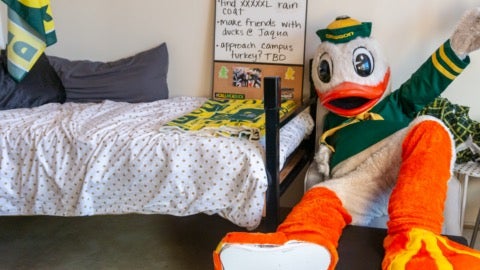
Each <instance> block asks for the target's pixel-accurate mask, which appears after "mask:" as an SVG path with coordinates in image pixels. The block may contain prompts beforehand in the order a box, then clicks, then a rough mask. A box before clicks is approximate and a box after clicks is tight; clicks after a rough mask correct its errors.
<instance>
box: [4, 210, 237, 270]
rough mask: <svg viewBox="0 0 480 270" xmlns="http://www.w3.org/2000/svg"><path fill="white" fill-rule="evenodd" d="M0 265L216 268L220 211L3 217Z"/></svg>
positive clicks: (222, 224) (222, 229) (223, 226)
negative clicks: (175, 214) (214, 256)
mask: <svg viewBox="0 0 480 270" xmlns="http://www.w3.org/2000/svg"><path fill="white" fill-rule="evenodd" d="M0 228H1V229H0V269H15V270H20V269H49V270H52V269H89V270H90V269H201V270H204V269H213V264H212V259H211V258H212V255H211V254H212V251H213V250H214V249H215V247H216V245H217V244H218V242H219V241H220V239H221V238H222V237H223V236H224V235H225V233H227V232H229V231H237V230H241V228H239V227H236V226H234V225H233V224H231V223H229V222H227V221H226V220H223V219H221V218H219V217H216V216H206V215H197V216H192V217H182V218H177V217H172V216H164V215H123V216H93V217H68V218H63V217H0Z"/></svg>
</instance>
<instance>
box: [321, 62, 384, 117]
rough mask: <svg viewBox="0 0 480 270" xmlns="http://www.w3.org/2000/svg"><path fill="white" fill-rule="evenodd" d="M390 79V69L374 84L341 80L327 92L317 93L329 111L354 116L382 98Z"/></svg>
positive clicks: (368, 108)
mask: <svg viewBox="0 0 480 270" xmlns="http://www.w3.org/2000/svg"><path fill="white" fill-rule="evenodd" d="M389 81H390V69H388V70H387V72H386V73H385V76H384V77H383V80H382V81H381V82H380V83H379V84H377V85H374V86H369V85H361V84H357V83H353V82H343V83H341V84H339V85H337V86H336V87H334V88H332V89H330V90H329V91H328V92H325V93H319V97H320V102H321V104H322V105H323V106H324V107H325V108H327V109H328V110H330V111H331V112H333V113H335V114H338V115H340V116H344V117H354V116H357V115H359V114H362V113H364V112H367V111H368V110H370V109H371V108H372V107H373V106H374V105H375V104H377V102H378V101H379V100H381V99H382V96H383V94H384V93H385V91H386V89H387V86H388V83H389Z"/></svg>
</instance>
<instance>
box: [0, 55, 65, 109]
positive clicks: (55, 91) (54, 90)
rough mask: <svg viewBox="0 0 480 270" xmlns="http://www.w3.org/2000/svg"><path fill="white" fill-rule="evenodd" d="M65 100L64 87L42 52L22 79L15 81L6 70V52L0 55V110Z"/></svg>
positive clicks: (30, 106)
mask: <svg viewBox="0 0 480 270" xmlns="http://www.w3.org/2000/svg"><path fill="white" fill-rule="evenodd" d="M52 102H57V103H63V102H65V89H64V87H63V85H62V82H61V81H60V78H59V77H58V76H57V73H56V72H55V70H54V69H53V68H52V66H51V65H50V63H49V62H48V59H47V57H46V56H45V54H42V55H41V56H40V58H39V59H38V60H37V62H36V63H35V65H34V66H33V67H32V69H31V70H30V72H29V73H28V74H27V75H26V76H25V78H23V80H22V81H20V82H18V83H17V82H16V81H15V80H14V79H13V78H12V77H11V76H10V74H9V73H8V70H7V54H6V51H5V50H2V51H1V55H0V110H7V109H15V108H32V107H36V106H40V105H43V104H46V103H52Z"/></svg>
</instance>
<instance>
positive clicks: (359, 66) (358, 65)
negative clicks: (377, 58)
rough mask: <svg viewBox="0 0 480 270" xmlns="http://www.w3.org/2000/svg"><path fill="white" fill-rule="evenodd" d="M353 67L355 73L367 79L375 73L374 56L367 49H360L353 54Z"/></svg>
mask: <svg viewBox="0 0 480 270" xmlns="http://www.w3.org/2000/svg"><path fill="white" fill-rule="evenodd" d="M353 67H354V68H355V72H357V74H358V75H360V76H362V77H367V76H369V75H370V74H372V72H373V56H372V54H371V53H370V52H369V51H368V50H367V49H365V48H364V47H360V48H357V49H355V51H354V52H353Z"/></svg>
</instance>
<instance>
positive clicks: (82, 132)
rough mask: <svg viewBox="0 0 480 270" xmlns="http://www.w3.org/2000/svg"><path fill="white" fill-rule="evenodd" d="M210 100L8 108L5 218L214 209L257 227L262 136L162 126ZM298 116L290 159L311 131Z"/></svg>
mask: <svg viewBox="0 0 480 270" xmlns="http://www.w3.org/2000/svg"><path fill="white" fill-rule="evenodd" d="M205 101H206V99H205V98H200V97H176V98H171V99H168V100H159V101H155V102H150V103H123V102H113V101H104V102H102V103H65V104H54V103H52V104H46V105H43V106H40V107H36V108H32V109H15V110H8V111H0V148H1V150H0V151H1V153H0V215H55V216H88V215H105V214H125V213H141V214H170V215H176V216H185V215H192V214H196V213H206V214H218V215H220V216H222V217H224V218H226V219H228V220H230V221H232V222H233V223H235V224H237V225H238V226H242V227H246V228H249V229H253V228H255V227H256V226H258V225H259V223H260V221H261V219H262V213H263V207H264V195H265V191H266V189H267V177H266V172H265V166H264V159H265V150H264V147H263V146H262V143H261V142H260V141H261V140H260V141H251V140H245V139H238V138H231V137H225V136H200V135H198V134H195V133H189V132H175V131H174V132H172V133H165V132H159V130H160V129H161V127H162V126H163V125H164V124H165V123H167V122H168V121H171V120H172V119H175V118H177V117H180V116H182V115H184V114H186V113H188V112H190V111H192V110H193V109H195V108H198V107H199V106H201V105H202V104H203V103H204V102H205ZM300 115H301V116H299V117H296V118H295V119H294V121H292V122H291V123H293V124H288V125H286V126H284V127H283V128H282V131H281V138H280V143H281V145H282V147H281V150H280V153H281V156H282V159H283V161H284V160H285V159H286V157H287V156H288V152H291V150H292V149H294V148H295V147H296V146H295V145H298V144H299V143H300V142H301V140H303V138H304V136H305V135H306V134H307V133H308V132H311V130H312V127H313V121H312V120H311V117H310V116H309V115H308V113H302V114H300ZM292 137H296V138H297V139H295V140H294V139H292ZM283 161H282V160H281V161H280V162H281V164H283Z"/></svg>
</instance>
